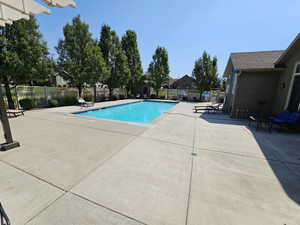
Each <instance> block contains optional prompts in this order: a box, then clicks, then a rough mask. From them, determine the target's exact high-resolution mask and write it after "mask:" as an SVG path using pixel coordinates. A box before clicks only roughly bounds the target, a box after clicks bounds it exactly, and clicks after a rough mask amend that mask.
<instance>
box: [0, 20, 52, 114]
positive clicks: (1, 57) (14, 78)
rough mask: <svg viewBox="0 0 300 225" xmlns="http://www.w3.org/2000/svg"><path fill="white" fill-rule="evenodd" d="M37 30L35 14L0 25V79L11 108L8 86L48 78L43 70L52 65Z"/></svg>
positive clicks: (11, 99) (11, 101)
mask: <svg viewBox="0 0 300 225" xmlns="http://www.w3.org/2000/svg"><path fill="white" fill-rule="evenodd" d="M38 29H39V26H38V25H37V23H36V20H35V18H34V17H30V19H29V20H19V21H16V22H14V23H13V24H12V25H6V26H5V27H1V28H0V80H1V82H3V83H4V86H5V91H6V97H7V101H8V107H9V108H10V109H14V108H15V104H14V101H13V98H12V95H11V90H10V86H11V85H18V84H31V85H32V84H33V83H34V82H35V81H38V80H44V79H47V76H48V74H47V73H44V72H43V71H45V65H46V64H47V68H48V69H50V70H51V65H50V64H48V63H46V64H45V62H47V61H48V60H49V58H48V49H47V46H46V43H45V42H44V41H43V40H42V35H41V33H40V32H39V30H38ZM41 72H42V73H41Z"/></svg>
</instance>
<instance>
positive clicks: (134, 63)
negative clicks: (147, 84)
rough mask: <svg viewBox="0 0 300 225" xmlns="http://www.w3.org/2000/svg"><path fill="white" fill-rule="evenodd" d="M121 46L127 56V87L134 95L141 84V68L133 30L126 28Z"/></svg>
mask: <svg viewBox="0 0 300 225" xmlns="http://www.w3.org/2000/svg"><path fill="white" fill-rule="evenodd" d="M122 48H123V50H124V52H125V54H126V56H127V62H128V66H129V70H130V75H129V79H128V85H127V89H128V90H129V92H130V94H132V95H133V96H136V95H137V94H138V92H139V86H140V85H141V78H142V75H143V68H142V63H141V57H140V53H139V49H138V43H137V35H136V33H135V32H134V31H132V30H128V31H126V34H125V35H124V36H123V38H122Z"/></svg>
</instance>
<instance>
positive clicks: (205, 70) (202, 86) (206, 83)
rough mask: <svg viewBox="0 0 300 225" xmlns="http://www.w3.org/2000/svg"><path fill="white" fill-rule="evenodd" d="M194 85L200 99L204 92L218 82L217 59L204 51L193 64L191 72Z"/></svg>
mask: <svg viewBox="0 0 300 225" xmlns="http://www.w3.org/2000/svg"><path fill="white" fill-rule="evenodd" d="M192 76H193V78H194V83H195V85H196V86H197V88H198V90H199V91H200V98H201V97H202V95H203V93H204V92H205V91H209V90H210V89H211V88H213V87H214V85H216V83H217V81H218V65H217V58H216V57H214V58H213V59H211V57H210V56H209V55H208V54H207V53H206V52H205V51H204V53H203V55H202V57H201V58H199V59H198V60H197V61H196V62H195V67H194V70H193V75H192Z"/></svg>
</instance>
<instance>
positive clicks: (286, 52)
mask: <svg viewBox="0 0 300 225" xmlns="http://www.w3.org/2000/svg"><path fill="white" fill-rule="evenodd" d="M298 40H300V33H299V34H298V35H297V36H296V38H295V39H294V40H293V42H292V43H291V44H290V45H289V47H288V48H287V49H286V50H285V51H284V53H283V54H282V55H281V56H280V57H279V59H277V61H276V62H275V65H278V64H284V60H285V58H286V57H287V55H288V53H289V52H290V50H291V49H292V48H293V47H294V45H295V44H296V42H297V41H298Z"/></svg>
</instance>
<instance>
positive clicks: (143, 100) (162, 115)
mask: <svg viewBox="0 0 300 225" xmlns="http://www.w3.org/2000/svg"><path fill="white" fill-rule="evenodd" d="M145 101H151V102H166V103H177V104H178V103H180V101H174V100H163V99H141V100H137V101H133V102H127V103H120V104H116V105H111V106H103V107H96V108H90V109H88V108H87V109H84V110H79V111H78V110H77V111H73V112H71V113H68V115H70V116H74V117H77V118H85V119H93V120H105V121H109V122H117V123H123V124H130V125H136V126H143V127H151V126H152V125H154V124H156V123H157V122H158V121H160V120H161V119H163V118H164V117H165V116H166V115H167V114H168V113H170V112H171V111H172V110H174V107H175V106H176V105H177V104H176V105H175V106H174V107H172V108H170V109H168V110H167V111H165V112H164V113H162V114H161V115H160V116H159V117H157V118H155V119H154V120H152V121H151V122H150V123H135V122H129V121H121V120H110V119H104V118H96V117H90V116H82V115H80V116H79V115H77V114H79V113H85V112H90V111H95V110H100V109H107V108H112V107H118V106H122V105H130V104H135V103H138V102H145Z"/></svg>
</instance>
